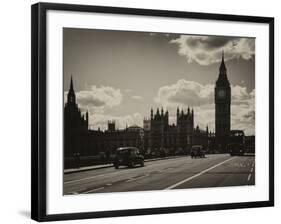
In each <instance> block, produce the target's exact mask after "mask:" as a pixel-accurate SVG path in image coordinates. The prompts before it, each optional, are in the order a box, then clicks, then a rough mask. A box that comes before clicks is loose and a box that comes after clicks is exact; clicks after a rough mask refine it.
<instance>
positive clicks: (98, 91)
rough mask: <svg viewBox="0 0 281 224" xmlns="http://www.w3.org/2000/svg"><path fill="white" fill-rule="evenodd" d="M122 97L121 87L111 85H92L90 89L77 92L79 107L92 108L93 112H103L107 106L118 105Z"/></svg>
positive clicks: (83, 108)
mask: <svg viewBox="0 0 281 224" xmlns="http://www.w3.org/2000/svg"><path fill="white" fill-rule="evenodd" d="M66 95H67V93H65V98H66ZM122 99H123V96H122V93H121V91H120V89H115V88H113V87H110V86H100V87H97V86H91V89H90V90H81V91H78V92H76V101H77V103H78V104H79V107H81V109H82V110H90V111H91V112H97V111H99V112H101V111H104V109H106V108H112V107H115V106H118V105H120V104H121V102H122ZM65 100H66V99H65ZM65 102H66V101H65Z"/></svg>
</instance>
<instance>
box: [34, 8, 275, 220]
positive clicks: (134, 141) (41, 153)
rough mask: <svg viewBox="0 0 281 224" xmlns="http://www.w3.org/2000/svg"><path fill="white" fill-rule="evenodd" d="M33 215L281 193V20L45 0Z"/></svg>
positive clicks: (161, 208) (152, 209) (38, 21)
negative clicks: (278, 50)
mask: <svg viewBox="0 0 281 224" xmlns="http://www.w3.org/2000/svg"><path fill="white" fill-rule="evenodd" d="M31 51H32V212H31V214H32V219H35V220H37V221H52V220H67V219H83V218H98V217H113V216H131V215H145V214H160V213H175V212H190V211H205V210H219V209H235V208H252V207H265V206H273V205H274V151H273V150H274V19H273V18H269V17H253V16H240V15H223V14H207V13H194V12H180V11H162V10H150V9H135V8H134V9H133V8H115V7H101V6H86V5H67V4H53V3H38V4H35V5H33V6H32V50H31Z"/></svg>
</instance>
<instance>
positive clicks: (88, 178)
mask: <svg viewBox="0 0 281 224" xmlns="http://www.w3.org/2000/svg"><path fill="white" fill-rule="evenodd" d="M102 176H104V174H100V175H97V176H93V177H85V178H82V179H78V180H70V181H65V182H64V184H71V183H75V182H80V181H83V180H90V179H94V178H97V177H102Z"/></svg>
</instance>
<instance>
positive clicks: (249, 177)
mask: <svg viewBox="0 0 281 224" xmlns="http://www.w3.org/2000/svg"><path fill="white" fill-rule="evenodd" d="M251 176H252V174H251V173H250V174H249V176H248V180H247V181H250V179H251Z"/></svg>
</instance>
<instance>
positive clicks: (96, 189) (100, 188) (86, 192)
mask: <svg viewBox="0 0 281 224" xmlns="http://www.w3.org/2000/svg"><path fill="white" fill-rule="evenodd" d="M102 189H104V187H99V188H95V189H92V190H89V191H85V192H81V194H88V193H92V192H95V191H98V190H102Z"/></svg>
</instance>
